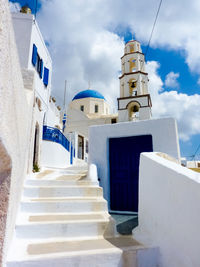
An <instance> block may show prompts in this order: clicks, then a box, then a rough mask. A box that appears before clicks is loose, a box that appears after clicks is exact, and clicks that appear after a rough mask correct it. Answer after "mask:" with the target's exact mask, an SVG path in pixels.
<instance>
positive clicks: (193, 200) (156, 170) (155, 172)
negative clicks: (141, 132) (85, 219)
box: [133, 153, 200, 267]
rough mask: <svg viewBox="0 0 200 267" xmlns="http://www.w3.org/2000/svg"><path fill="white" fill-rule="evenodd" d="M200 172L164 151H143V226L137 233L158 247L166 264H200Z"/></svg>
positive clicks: (167, 266) (197, 265) (141, 205)
mask: <svg viewBox="0 0 200 267" xmlns="http://www.w3.org/2000/svg"><path fill="white" fill-rule="evenodd" d="M199 192H200V174H199V173H196V172H194V171H191V170H189V169H187V168H185V167H183V166H181V165H180V164H177V163H176V162H174V161H172V160H171V158H170V159H169V158H167V157H166V156H165V157H163V155H162V154H160V153H142V154H141V158H140V175H139V226H138V227H137V228H136V229H135V230H134V232H133V235H134V238H136V239H137V240H138V241H140V242H143V243H144V244H146V245H153V246H158V247H159V248H160V254H161V265H160V266H162V267H169V266H170V267H178V266H181V267H188V266H192V267H199V263H200V256H199V249H198V248H199V243H200V234H199V224H200V209H199V203H200V193H199Z"/></svg>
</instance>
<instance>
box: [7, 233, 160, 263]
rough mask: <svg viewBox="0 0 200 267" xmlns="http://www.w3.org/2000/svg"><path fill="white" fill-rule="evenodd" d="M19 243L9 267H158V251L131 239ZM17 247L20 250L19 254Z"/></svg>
mask: <svg viewBox="0 0 200 267" xmlns="http://www.w3.org/2000/svg"><path fill="white" fill-rule="evenodd" d="M27 242H28V241H25V242H24V241H20V240H16V244H14V246H13V251H12V250H11V251H10V252H11V253H10V255H9V258H8V262H7V265H6V266H7V267H30V266H31V267H39V266H41V267H44V266H45V267H46V266H48V267H65V266H66V267H68V266H69V267H77V266H78V267H88V266H91V267H102V266H103V267H156V266H158V265H157V255H158V249H157V248H145V247H144V246H142V245H141V244H139V243H138V242H137V241H135V240H134V239H133V238H132V237H119V238H111V239H107V240H105V239H102V238H100V239H91V240H76V241H69V240H64V239H55V240H49V241H47V242H44V241H40V242H37V241H36V242H33V243H32V244H29V243H27ZM15 247H18V248H19V249H18V250H17V251H16V250H15Z"/></svg>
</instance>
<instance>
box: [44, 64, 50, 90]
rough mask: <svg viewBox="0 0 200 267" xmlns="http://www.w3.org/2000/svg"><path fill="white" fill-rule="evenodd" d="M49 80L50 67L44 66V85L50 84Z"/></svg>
mask: <svg viewBox="0 0 200 267" xmlns="http://www.w3.org/2000/svg"><path fill="white" fill-rule="evenodd" d="M48 82H49V69H47V68H45V67H44V77H43V83H44V85H46V86H47V85H48Z"/></svg>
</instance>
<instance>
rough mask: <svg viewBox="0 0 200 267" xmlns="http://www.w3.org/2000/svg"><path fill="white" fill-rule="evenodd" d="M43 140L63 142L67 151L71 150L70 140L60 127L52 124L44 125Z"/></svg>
mask: <svg viewBox="0 0 200 267" xmlns="http://www.w3.org/2000/svg"><path fill="white" fill-rule="evenodd" d="M42 139H43V140H47V141H51V142H56V143H58V144H61V145H62V146H63V147H64V148H65V149H67V151H69V150H70V142H69V140H68V139H67V138H66V136H64V134H63V133H62V132H61V131H60V130H59V129H58V128H54V127H51V126H47V125H43V137H42Z"/></svg>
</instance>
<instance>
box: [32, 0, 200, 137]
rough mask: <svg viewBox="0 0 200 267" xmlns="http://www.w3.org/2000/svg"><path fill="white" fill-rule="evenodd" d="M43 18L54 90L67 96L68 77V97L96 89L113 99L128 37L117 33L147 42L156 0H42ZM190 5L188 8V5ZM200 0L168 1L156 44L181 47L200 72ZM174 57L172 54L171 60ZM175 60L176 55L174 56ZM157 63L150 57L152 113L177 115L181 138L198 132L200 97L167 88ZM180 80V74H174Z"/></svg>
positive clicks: (163, 9) (42, 22)
mask: <svg viewBox="0 0 200 267" xmlns="http://www.w3.org/2000/svg"><path fill="white" fill-rule="evenodd" d="M42 2H43V7H42V9H41V10H40V11H39V13H38V16H37V18H38V21H39V25H40V28H41V30H42V33H43V35H44V37H45V39H46V40H47V41H48V43H49V44H50V46H49V49H50V53H51V55H52V59H53V68H54V76H53V92H54V95H56V96H57V98H58V100H59V99H60V102H61V99H62V97H63V92H64V80H65V79H67V81H68V92H67V96H68V100H69V101H70V99H72V97H73V96H74V94H75V93H77V92H79V91H81V90H84V89H87V87H88V81H89V80H90V81H91V83H92V88H93V89H96V90H98V91H100V92H101V93H102V94H103V95H104V96H105V97H106V98H108V99H109V100H110V101H111V102H112V101H113V102H115V103H116V98H117V96H119V81H118V73H119V70H120V69H121V62H120V57H121V56H122V55H123V47H124V44H123V41H122V40H121V39H120V38H119V37H118V35H117V34H116V32H120V31H121V32H122V31H123V29H127V28H129V29H131V30H132V31H133V32H134V35H135V36H136V38H137V39H138V40H140V41H141V42H142V43H147V42H148V39H149V36H150V32H151V29H152V24H153V21H154V18H155V14H156V11H157V8H158V1H157V0H152V1H148V0H141V1H132V0H84V1H83V0H73V1H70V0H51V1H49V0H42ZM185 7H187V8H185ZM199 13H200V1H199V0H192V1H190V4H188V1H186V0H182V1H174V0H168V1H163V5H162V7H161V11H160V14H159V17H158V21H157V24H156V27H155V31H154V34H153V38H152V42H151V45H152V46H153V47H154V48H157V47H159V48H164V49H173V50H179V51H181V52H182V53H183V55H185V61H186V63H187V64H188V66H189V68H190V70H191V71H192V72H196V73H199V74H200V49H199V44H200V35H199V32H200V16H199ZM169 60H170V59H169ZM171 62H172V64H173V59H171ZM158 68H159V64H158V63H157V62H154V61H153V62H148V64H147V69H148V72H149V78H150V83H149V87H150V92H151V95H152V100H153V114H154V116H156V117H159V116H172V117H176V119H177V120H178V124H179V132H180V136H181V138H182V139H184V140H187V139H188V138H189V137H190V136H191V135H193V134H197V133H199V131H200V130H199V129H200V125H199V124H200V122H199V121H200V120H199V114H200V110H199V103H200V96H199V95H193V96H188V95H186V94H180V93H177V92H176V91H170V92H163V81H162V80H161V78H160V77H159V75H158V73H157V70H158ZM174 81H176V79H174Z"/></svg>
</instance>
